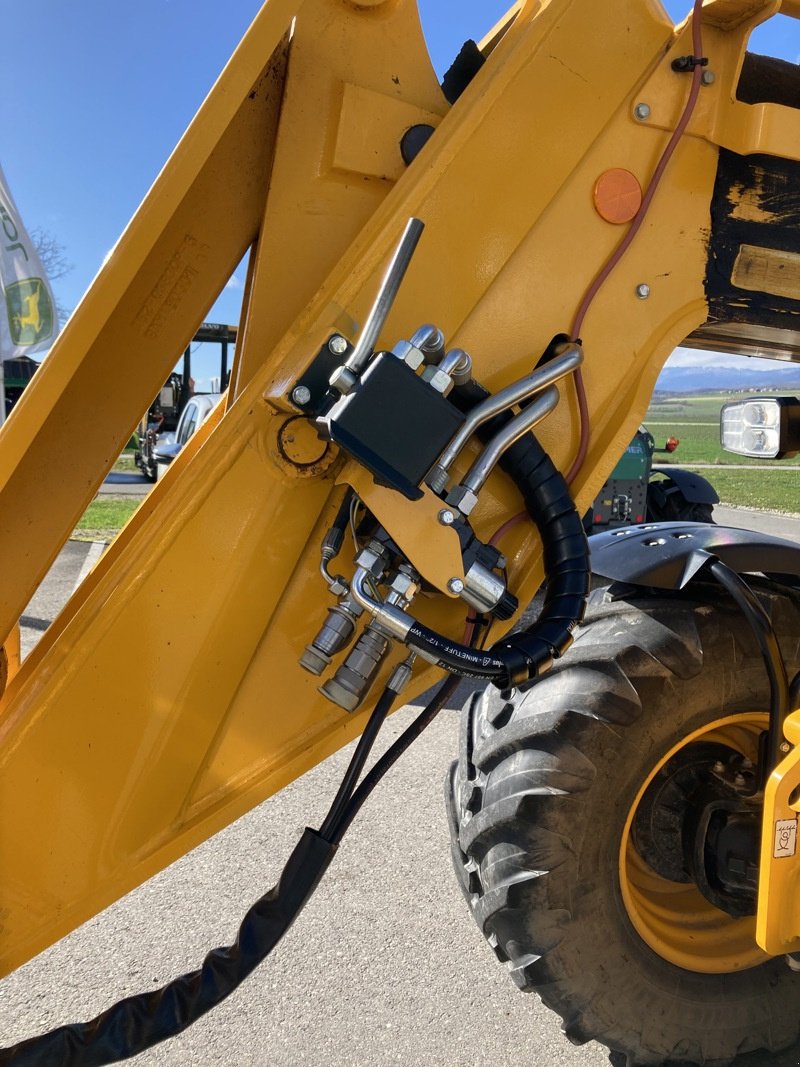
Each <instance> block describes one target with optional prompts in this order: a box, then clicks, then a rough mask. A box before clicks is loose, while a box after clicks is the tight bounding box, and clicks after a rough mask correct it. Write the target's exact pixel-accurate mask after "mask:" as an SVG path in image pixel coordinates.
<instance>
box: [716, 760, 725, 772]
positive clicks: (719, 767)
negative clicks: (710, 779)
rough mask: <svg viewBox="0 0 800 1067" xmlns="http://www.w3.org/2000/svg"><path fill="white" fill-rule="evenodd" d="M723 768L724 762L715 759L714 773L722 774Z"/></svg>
mask: <svg viewBox="0 0 800 1067" xmlns="http://www.w3.org/2000/svg"><path fill="white" fill-rule="evenodd" d="M724 770H725V764H724V763H723V762H722V760H717V761H716V763H715V764H714V774H722V772H723V771H724Z"/></svg>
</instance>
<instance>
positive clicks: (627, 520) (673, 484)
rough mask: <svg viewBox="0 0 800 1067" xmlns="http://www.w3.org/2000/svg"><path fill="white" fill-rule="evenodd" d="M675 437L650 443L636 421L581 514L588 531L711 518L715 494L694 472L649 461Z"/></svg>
mask: <svg viewBox="0 0 800 1067" xmlns="http://www.w3.org/2000/svg"><path fill="white" fill-rule="evenodd" d="M678 444H679V441H678V439H677V437H668V438H667V440H666V442H665V444H664V447H663V448H656V443H655V439H654V437H653V435H652V434H651V433H650V431H649V430H648V429H647V428H646V427H645V426H640V427H639V429H638V430H637V432H636V434H635V435H634V438H633V440H632V441H631V443H630V444H629V445H628V447H627V448H626V450H625V452H624V454H623V456H622V458H621V459H620V461H619V463H617V465H616V467H615V468H614V470H613V471H612V472H611V474H610V476H609V478H608V481H607V482H606V483H605V485H604V486H603V488H602V489H601V490H600V492H599V493H598V494H597V497H596V498H595V501H594V503H593V504H592V507H591V509H590V511H588V512H587V513H586V515H585V516H584V526H585V528H586V532H587V533H589V534H592V533H599V532H600V531H601V530H607V529H611V528H613V527H615V526H630V525H632V524H633V523H638V522H678V521H682V522H713V521H714V520H713V518H712V515H713V510H714V505H715V504H718V503H719V497H718V496H717V493H716V491H715V489H714V487H713V486H712V485H711V484H710V483H709V482H707V481H706V479H705V478H702V477H701V476H700V475H699V474H694V473H693V472H691V471H687V470H683V469H681V468H679V467H664V466H661V465H659V466H656V467H654V466H653V456H654V455H656V454H657V453H668V454H671V453H672V452H674V451H675V449H676V448H677V447H678Z"/></svg>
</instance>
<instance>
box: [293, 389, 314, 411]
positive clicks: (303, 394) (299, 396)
mask: <svg viewBox="0 0 800 1067" xmlns="http://www.w3.org/2000/svg"><path fill="white" fill-rule="evenodd" d="M310 399H311V390H310V389H309V388H308V387H307V386H305V385H296V386H295V387H294V389H292V401H293V402H294V403H295V404H297V406H298V407H300V408H302V407H305V405H306V404H307V403H308V402H309V400H310Z"/></svg>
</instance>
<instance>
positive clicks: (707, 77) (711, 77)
mask: <svg viewBox="0 0 800 1067" xmlns="http://www.w3.org/2000/svg"><path fill="white" fill-rule="evenodd" d="M700 80H701V81H702V83H703V85H713V84H714V82H715V81H716V80H717V76H716V74H715V73H714V71H713V70H704V71H703V73H702V75H701V77H700Z"/></svg>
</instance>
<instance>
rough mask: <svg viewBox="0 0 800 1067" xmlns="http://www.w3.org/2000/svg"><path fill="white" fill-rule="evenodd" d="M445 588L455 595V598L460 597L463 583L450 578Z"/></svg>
mask: <svg viewBox="0 0 800 1067" xmlns="http://www.w3.org/2000/svg"><path fill="white" fill-rule="evenodd" d="M447 588H448V589H449V590H450V592H451V593H455V595H456V596H460V595H461V593H463V592H464V583H463V582H462V580H461V579H460V578H451V579H450V581H449V582H448V583H447Z"/></svg>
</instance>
